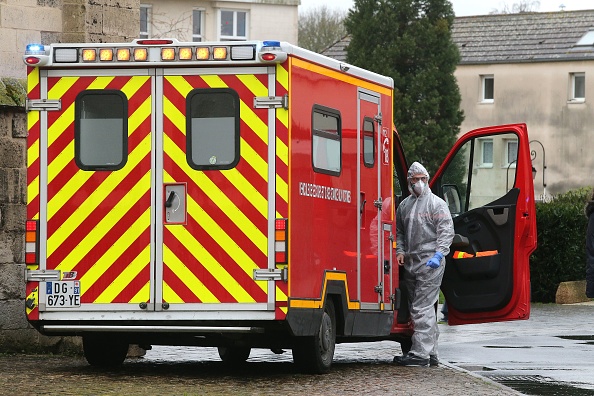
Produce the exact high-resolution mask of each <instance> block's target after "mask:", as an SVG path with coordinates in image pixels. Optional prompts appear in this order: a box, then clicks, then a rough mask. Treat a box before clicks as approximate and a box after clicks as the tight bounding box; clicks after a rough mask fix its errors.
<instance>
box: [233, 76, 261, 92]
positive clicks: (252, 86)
mask: <svg viewBox="0 0 594 396" xmlns="http://www.w3.org/2000/svg"><path fill="white" fill-rule="evenodd" d="M237 79H238V80H239V81H241V82H242V83H243V85H245V86H246V87H247V88H248V89H249V90H250V92H251V93H253V94H254V96H268V88H267V87H266V85H264V84H262V82H261V81H260V80H258V79H257V78H256V76H255V75H253V74H239V75H237Z"/></svg>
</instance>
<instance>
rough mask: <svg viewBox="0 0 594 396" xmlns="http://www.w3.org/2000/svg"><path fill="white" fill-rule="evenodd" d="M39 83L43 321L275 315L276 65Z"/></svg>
mask: <svg viewBox="0 0 594 396" xmlns="http://www.w3.org/2000/svg"><path fill="white" fill-rule="evenodd" d="M42 73H48V77H47V79H42V80H41V81H42V87H41V92H42V98H44V97H47V98H48V99H55V100H60V101H61V109H60V110H58V111H48V112H43V114H44V115H43V116H42V117H41V118H42V120H41V122H42V123H46V125H47V135H46V136H42V137H41V138H40V153H41V155H40V158H39V159H38V160H39V161H40V163H41V169H43V170H45V169H47V171H42V172H41V173H40V175H39V177H40V183H39V185H40V189H39V193H38V195H36V196H35V197H32V200H33V201H34V200H36V199H37V200H39V202H40V213H39V219H40V236H41V240H42V241H44V240H45V241H46V243H45V244H43V243H42V251H41V255H42V257H45V260H42V261H41V263H40V264H41V265H40V269H42V270H50V271H51V270H59V271H60V274H61V278H62V279H61V280H54V281H49V282H45V283H43V282H42V284H41V287H40V291H39V300H40V302H41V304H44V305H43V306H42V305H41V304H40V319H44V320H70V319H72V320H90V321H94V320H97V317H98V316H97V315H96V312H97V311H108V312H107V313H104V314H102V315H101V320H102V321H103V320H119V319H122V318H124V319H126V320H133V319H136V318H143V319H155V320H165V319H167V320H169V319H171V318H177V319H180V320H184V319H188V318H192V319H200V318H206V319H212V318H214V317H215V316H216V318H218V319H226V318H229V319H274V317H275V314H274V308H275V297H276V294H278V295H279V296H280V297H279V298H281V299H282V296H283V295H284V292H283V291H281V290H280V289H278V293H275V282H274V281H273V279H271V278H272V277H275V276H277V273H275V272H274V271H269V270H268V267H269V262H270V267H271V268H272V269H274V268H275V266H274V262H273V261H274V259H272V260H269V259H268V258H269V257H272V258H274V253H272V254H271V253H270V252H274V242H273V238H272V239H270V238H269V237H268V236H269V235H274V219H275V217H280V216H281V214H280V213H279V211H280V212H283V211H286V194H285V195H284V199H283V198H282V196H283V194H282V192H281V193H280V194H276V193H275V183H276V179H277V175H276V174H275V169H279V168H281V169H280V170H279V172H282V166H281V165H280V164H283V163H285V164H286V158H285V160H284V162H283V161H279V157H278V156H277V155H276V153H275V150H276V148H275V147H276V142H275V141H274V139H272V140H273V143H272V145H270V144H269V140H270V139H269V136H270V135H269V134H271V133H272V136H274V132H275V131H274V127H275V126H276V125H277V124H278V125H279V126H281V127H282V126H283V123H282V122H280V121H279V120H278V119H276V117H275V114H276V112H275V109H274V108H272V109H270V108H268V107H266V108H261V109H258V108H254V102H255V101H254V98H255V97H256V96H261V97H270V96H274V94H275V91H274V90H275V87H277V86H279V87H280V85H279V84H278V83H277V82H276V81H275V68H274V67H270V68H268V67H251V68H247V69H245V68H234V69H233V71H229V70H225V68H224V67H217V68H216V69H215V70H213V69H210V68H201V69H199V68H192V69H189V68H188V69H162V68H150V67H149V68H146V69H121V70H118V71H117V72H114V71H113V70H106V69H99V70H91V69H85V70H80V69H78V70H48V71H42ZM269 87H272V88H271V89H269ZM270 125H272V126H271V127H269V126H270ZM284 125H285V134H286V121H285V124H284ZM42 135H43V134H42ZM271 157H272V158H274V161H273V162H275V161H277V162H279V166H269V162H270V161H269V158H271ZM285 171H286V169H285ZM281 179H282V177H281ZM281 179H279V180H281ZM269 180H273V183H272V184H271V185H270V184H269V183H268V181H269ZM279 195H280V197H279ZM270 196H273V197H276V200H273V203H270V202H269V197H270ZM275 204H276V205H275ZM283 208H284V209H283ZM277 209H278V210H277ZM285 217H286V214H285ZM270 240H272V242H270ZM44 249H45V251H44ZM44 261H45V262H44ZM255 273H256V274H255ZM260 274H263V275H260ZM270 274H272V275H270ZM254 278H259V279H260V280H257V281H256V280H254ZM285 300H286V298H285ZM155 311H156V312H155ZM171 311H185V312H186V313H183V312H181V313H179V314H177V316H173V317H172V316H171ZM188 311H192V312H193V311H203V312H204V313H203V315H202V316H196V315H194V314H192V313H188ZM207 311H210V312H211V313H210V314H209V313H207ZM212 311H219V313H218V314H214V315H213V314H212ZM221 311H222V313H221ZM122 312H128V313H127V314H125V315H124V316H122ZM150 312H153V314H149V313H150ZM159 312H161V314H159ZM225 312H227V314H225ZM238 312H239V313H238ZM248 312H249V313H248ZM147 315H150V316H147ZM209 315H210V316H209Z"/></svg>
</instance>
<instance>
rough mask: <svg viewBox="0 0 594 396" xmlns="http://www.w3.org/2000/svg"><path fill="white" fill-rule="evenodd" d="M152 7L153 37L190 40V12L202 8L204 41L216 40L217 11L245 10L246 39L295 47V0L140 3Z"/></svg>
mask: <svg viewBox="0 0 594 396" xmlns="http://www.w3.org/2000/svg"><path fill="white" fill-rule="evenodd" d="M141 3H142V4H143V5H150V6H151V20H152V24H151V32H150V36H151V37H154V38H163V37H169V38H176V39H178V40H180V41H192V11H193V10H194V9H202V10H204V12H205V16H204V40H203V41H217V40H219V21H218V11H219V10H220V9H225V10H234V11H246V12H248V14H249V17H248V40H267V39H269V40H279V41H288V42H290V43H294V44H297V24H298V15H297V8H298V5H299V2H298V0H284V1H283V0H269V1H260V2H251V1H206V0H202V1H200V0H198V1H194V0H169V1H150V0H146V1H142V2H141Z"/></svg>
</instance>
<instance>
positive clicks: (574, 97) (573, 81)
mask: <svg viewBox="0 0 594 396" xmlns="http://www.w3.org/2000/svg"><path fill="white" fill-rule="evenodd" d="M569 77H570V97H569V100H570V101H571V102H585V101H586V73H583V72H581V73H570V75H569ZM578 79H579V80H580V81H582V84H583V86H582V90H583V92H577V91H578V90H577V89H576V87H577V81H578ZM578 95H580V96H578Z"/></svg>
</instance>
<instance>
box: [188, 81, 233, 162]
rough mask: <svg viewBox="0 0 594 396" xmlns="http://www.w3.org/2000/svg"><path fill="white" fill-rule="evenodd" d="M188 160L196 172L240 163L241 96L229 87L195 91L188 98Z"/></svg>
mask: <svg viewBox="0 0 594 396" xmlns="http://www.w3.org/2000/svg"><path fill="white" fill-rule="evenodd" d="M186 110H187V113H186V114H187V125H186V127H187V133H186V139H187V142H186V144H187V154H186V156H187V160H188V164H189V165H190V166H191V167H192V168H193V169H196V170H223V169H232V168H234V167H235V166H236V165H237V163H238V162H239V95H238V94H237V92H235V91H234V90H232V89H229V88H218V89H194V90H193V91H191V92H190V94H189V95H188V98H187V109H186Z"/></svg>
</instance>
